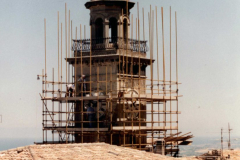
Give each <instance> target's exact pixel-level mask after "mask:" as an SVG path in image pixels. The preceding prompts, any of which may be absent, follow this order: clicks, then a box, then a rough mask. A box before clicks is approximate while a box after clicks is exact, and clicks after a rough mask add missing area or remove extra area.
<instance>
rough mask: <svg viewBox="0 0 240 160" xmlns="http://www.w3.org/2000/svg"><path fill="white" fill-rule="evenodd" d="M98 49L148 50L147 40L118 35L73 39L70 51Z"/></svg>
mask: <svg viewBox="0 0 240 160" xmlns="http://www.w3.org/2000/svg"><path fill="white" fill-rule="evenodd" d="M90 49H92V51H98V50H117V49H123V50H130V51H132V52H141V53H146V52H147V51H148V46H147V41H138V40H135V39H126V38H120V37H110V38H97V39H92V43H91V40H90V39H82V40H73V45H72V51H74V52H76V51H77V52H90Z"/></svg>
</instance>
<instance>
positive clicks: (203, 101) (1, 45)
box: [0, 0, 240, 139]
mask: <svg viewBox="0 0 240 160" xmlns="http://www.w3.org/2000/svg"><path fill="white" fill-rule="evenodd" d="M65 2H66V3H67V6H68V9H70V10H71V19H72V20H73V28H75V27H76V26H77V27H78V29H79V25H80V24H82V25H87V26H88V24H89V10H87V9H85V7H84V4H85V2H86V0H71V1H70V0H69V1H67V0H66V1H64V0H55V1H47V0H44V1H39V0H22V1H19V0H1V1H0V55H1V58H0V66H1V67H0V74H1V79H0V84H1V89H0V114H2V116H3V122H2V123H0V130H1V132H0V137H2V138H4V137H6V138H9V137H14V138H18V137H32V138H36V139H38V138H41V134H42V132H41V128H42V127H41V123H42V122H41V120H42V119H41V118H42V117H41V114H42V112H41V109H42V104H41V101H40V97H39V93H40V92H41V81H37V74H41V73H42V69H43V68H44V18H46V19H47V68H48V75H51V70H52V68H55V71H57V12H58V11H60V22H62V23H63V26H64V12H65V11H64V9H65ZM134 2H136V0H134ZM139 3H140V8H142V7H144V8H145V13H147V12H149V8H150V7H149V6H150V5H152V7H154V8H155V6H158V13H159V14H158V15H159V16H158V17H159V37H160V36H161V34H160V31H161V30H160V29H161V28H160V7H161V6H162V7H164V27H165V44H166V45H165V47H166V54H167V55H166V59H168V58H169V44H168V43H169V7H170V6H171V7H172V14H173V13H174V11H177V14H178V53H179V81H180V82H181V83H182V84H181V85H180V90H179V92H180V94H181V95H183V97H182V98H180V100H179V105H180V106H179V108H180V111H182V114H180V116H179V118H180V120H179V127H180V130H181V131H182V132H183V133H184V132H189V131H192V133H193V134H194V135H195V136H208V135H211V136H214V135H216V136H218V133H210V132H219V131H220V128H221V127H223V128H227V124H228V122H229V123H230V124H231V126H232V128H233V129H234V130H233V134H234V135H239V134H240V127H239V122H240V116H239V113H240V108H239V105H240V99H239V96H240V83H239V82H240V74H239V71H240V54H239V51H240V45H239V44H240V35H239V34H240V27H239V26H240V18H239V15H240V10H239V9H238V7H239V6H240V1H238V0H231V1H229V0H195V1H193V0H181V1H179V0H157V1H156V0H149V1H145V0H139ZM131 13H133V14H134V17H135V18H136V15H137V10H136V7H135V8H134V9H132V12H131ZM145 20H146V22H147V15H146V14H145ZM172 23H173V25H174V20H173V21H172ZM145 27H146V30H145V32H148V28H147V25H146V26H145ZM173 28H174V27H173ZM63 31H64V28H63ZM87 33H89V29H88V27H87ZM174 33H175V32H174V30H173V36H174ZM74 35H75V34H74ZM87 35H89V34H87ZM63 37H64V34H63ZM147 38H148V36H147ZM159 39H160V40H159V46H160V48H159V51H160V53H161V43H162V42H161V37H160V38H159ZM64 42H65V41H63V44H64ZM174 50H175V49H174V48H173V52H174ZM63 51H65V49H64V48H63ZM63 53H64V52H63ZM155 54H156V45H155ZM154 57H156V55H154ZM166 65H167V66H169V62H166ZM155 73H156V72H155ZM168 76H169V75H168ZM50 77H51V76H50ZM16 133H17V134H16Z"/></svg>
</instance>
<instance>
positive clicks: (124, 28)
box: [123, 18, 128, 41]
mask: <svg viewBox="0 0 240 160" xmlns="http://www.w3.org/2000/svg"><path fill="white" fill-rule="evenodd" d="M123 38H124V40H125V41H126V40H127V38H128V21H127V19H126V18H125V19H124V20H123Z"/></svg>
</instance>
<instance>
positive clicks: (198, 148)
mask: <svg viewBox="0 0 240 160" xmlns="http://www.w3.org/2000/svg"><path fill="white" fill-rule="evenodd" d="M192 140H193V143H192V144H191V145H188V146H180V156H182V157H187V156H199V155H201V154H203V153H206V152H208V150H212V149H221V139H220V137H194V138H193V139H192ZM41 141H42V139H40V138H39V139H36V138H0V151H4V150H8V149H13V148H17V147H23V146H27V145H32V144H34V142H41ZM227 141H228V139H223V148H224V149H227V148H228V143H227ZM231 148H232V149H240V137H232V138H231Z"/></svg>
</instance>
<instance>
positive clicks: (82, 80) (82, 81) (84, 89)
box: [78, 75, 87, 96]
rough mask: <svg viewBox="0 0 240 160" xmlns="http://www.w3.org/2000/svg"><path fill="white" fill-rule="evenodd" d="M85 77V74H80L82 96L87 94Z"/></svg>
mask: <svg viewBox="0 0 240 160" xmlns="http://www.w3.org/2000/svg"><path fill="white" fill-rule="evenodd" d="M85 77H86V76H85V75H82V76H79V79H78V82H80V85H79V90H80V96H81V95H83V96H85V95H86V90H87V87H86V79H85ZM81 93H82V94H81Z"/></svg>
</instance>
